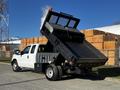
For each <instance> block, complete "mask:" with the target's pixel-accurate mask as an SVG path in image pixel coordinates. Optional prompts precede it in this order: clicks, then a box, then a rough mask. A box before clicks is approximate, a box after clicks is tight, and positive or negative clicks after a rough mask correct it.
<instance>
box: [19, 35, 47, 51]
mask: <svg viewBox="0 0 120 90" xmlns="http://www.w3.org/2000/svg"><path fill="white" fill-rule="evenodd" d="M47 42H48V40H47V38H45V37H33V38H24V39H21V45H20V46H19V49H20V50H23V49H24V48H25V47H26V46H28V45H29V44H36V43H40V44H46V43H47Z"/></svg>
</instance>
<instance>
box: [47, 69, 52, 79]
mask: <svg viewBox="0 0 120 90" xmlns="http://www.w3.org/2000/svg"><path fill="white" fill-rule="evenodd" d="M46 75H47V77H48V78H52V77H53V69H52V68H48V69H47V71H46Z"/></svg>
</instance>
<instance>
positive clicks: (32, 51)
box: [31, 45, 36, 53]
mask: <svg viewBox="0 0 120 90" xmlns="http://www.w3.org/2000/svg"><path fill="white" fill-rule="evenodd" d="M35 48H36V45H33V47H32V49H31V53H34V51H35Z"/></svg>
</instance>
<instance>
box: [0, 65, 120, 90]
mask: <svg viewBox="0 0 120 90" xmlns="http://www.w3.org/2000/svg"><path fill="white" fill-rule="evenodd" d="M0 90H120V82H114V81H108V80H99V79H92V78H82V77H81V78H76V77H69V78H68V77H67V78H64V79H63V80H61V81H48V80H47V79H46V78H45V76H44V74H40V73H35V72H33V71H29V70H26V71H24V72H13V71H12V69H11V66H10V64H4V63H0Z"/></svg>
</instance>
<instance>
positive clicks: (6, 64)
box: [0, 62, 10, 65]
mask: <svg viewBox="0 0 120 90" xmlns="http://www.w3.org/2000/svg"><path fill="white" fill-rule="evenodd" d="M0 64H4V65H10V63H4V62H0Z"/></svg>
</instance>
